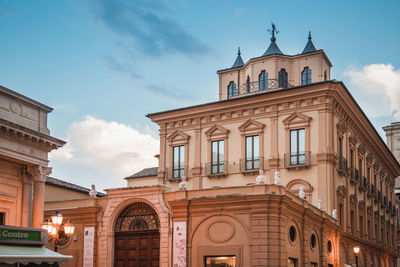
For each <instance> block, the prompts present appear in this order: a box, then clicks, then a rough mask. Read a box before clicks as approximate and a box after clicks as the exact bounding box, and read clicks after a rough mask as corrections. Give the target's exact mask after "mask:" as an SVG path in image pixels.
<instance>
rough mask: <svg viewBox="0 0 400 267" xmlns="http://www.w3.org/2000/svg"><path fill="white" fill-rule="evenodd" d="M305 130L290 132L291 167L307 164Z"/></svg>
mask: <svg viewBox="0 0 400 267" xmlns="http://www.w3.org/2000/svg"><path fill="white" fill-rule="evenodd" d="M305 141H306V138H305V129H297V130H291V131H290V165H302V164H305V163H306V152H305V150H306V142H305Z"/></svg>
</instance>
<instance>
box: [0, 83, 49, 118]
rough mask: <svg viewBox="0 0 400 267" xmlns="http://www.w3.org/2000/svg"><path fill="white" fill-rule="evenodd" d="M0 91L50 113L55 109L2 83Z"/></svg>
mask: <svg viewBox="0 0 400 267" xmlns="http://www.w3.org/2000/svg"><path fill="white" fill-rule="evenodd" d="M0 93H1V94H6V95H8V96H12V97H14V98H16V99H18V100H20V101H23V102H25V103H27V104H30V105H32V106H35V107H38V108H40V109H42V110H44V111H46V112H47V113H49V112H51V111H52V110H53V109H52V108H51V107H49V106H46V105H44V104H42V103H39V102H37V101H35V100H33V99H31V98H29V97H26V96H24V95H21V94H19V93H17V92H14V91H12V90H10V89H8V88H6V87H4V86H1V85H0Z"/></svg>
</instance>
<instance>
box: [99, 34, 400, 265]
mask: <svg viewBox="0 0 400 267" xmlns="http://www.w3.org/2000/svg"><path fill="white" fill-rule="evenodd" d="M331 67H332V64H331V63H330V61H329V59H328V57H327V56H326V54H325V52H324V51H323V50H317V49H315V47H314V45H313V43H312V40H311V36H309V38H308V42H307V44H306V47H305V48H304V50H303V52H302V53H300V54H298V55H294V56H291V55H285V54H284V53H282V52H281V50H280V49H279V47H278V46H277V43H276V38H275V36H274V31H273V36H272V38H271V43H270V45H269V47H268V49H267V50H266V52H265V53H264V54H263V55H262V56H260V57H255V58H251V59H250V60H248V61H247V62H246V63H244V61H243V59H242V57H241V54H240V51H239V53H238V56H237V58H236V60H235V62H234V64H233V66H232V67H231V68H228V69H223V70H220V71H218V72H217V74H218V75H219V91H218V92H219V100H218V101H216V102H212V103H206V104H202V105H197V106H192V107H187V108H180V109H176V110H170V111H165V112H159V113H153V114H149V115H147V116H148V117H149V118H150V119H151V120H152V121H153V122H155V123H157V124H158V125H159V127H160V154H159V156H158V158H159V165H158V167H156V168H148V169H145V170H143V171H142V172H140V173H138V174H135V175H132V176H130V177H127V178H126V180H127V183H128V188H121V189H112V190H108V191H107V194H108V199H109V201H108V204H107V208H106V210H105V212H104V214H103V219H102V227H101V228H100V231H99V251H98V255H99V258H98V262H99V263H100V264H102V265H101V266H130V264H133V263H134V262H146V264H152V265H151V266H174V267H175V266H178V267H181V266H345V264H355V255H354V253H353V247H354V246H359V247H360V248H361V252H360V255H359V256H358V258H359V263H360V266H392V264H394V263H395V260H396V257H397V251H396V235H395V233H396V227H397V225H396V223H395V222H396V220H395V218H396V217H395V208H394V206H395V205H394V203H395V196H394V180H395V177H397V176H399V174H400V167H399V164H398V162H397V161H396V159H395V158H394V157H393V155H392V153H391V152H390V150H389V149H388V147H387V146H386V145H385V143H384V142H383V141H382V139H381V138H380V137H379V135H378V133H377V132H376V130H375V129H374V127H373V125H372V124H371V122H370V121H369V120H368V118H367V117H366V116H365V114H364V113H363V111H362V110H361V108H360V107H359V106H358V104H357V103H356V101H355V100H354V98H353V97H352V96H351V94H350V93H349V91H348V89H347V88H346V86H345V85H344V84H343V83H342V82H338V81H335V80H332V79H331V77H330V68H331ZM152 185H154V186H152ZM140 251H146V252H143V254H140ZM146 266H150V265H146Z"/></svg>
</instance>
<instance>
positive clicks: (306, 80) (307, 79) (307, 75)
mask: <svg viewBox="0 0 400 267" xmlns="http://www.w3.org/2000/svg"><path fill="white" fill-rule="evenodd" d="M311 77H312V72H311V69H310V68H309V67H308V66H306V67H304V69H303V71H302V72H301V85H309V84H311V83H312V78H311Z"/></svg>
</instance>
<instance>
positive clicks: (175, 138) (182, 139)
mask: <svg viewBox="0 0 400 267" xmlns="http://www.w3.org/2000/svg"><path fill="white" fill-rule="evenodd" d="M189 138H190V135H187V134H185V133H184V132H182V131H175V132H173V133H172V134H171V135H170V136H168V138H167V139H168V142H169V143H170V144H172V143H187V142H189Z"/></svg>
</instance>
